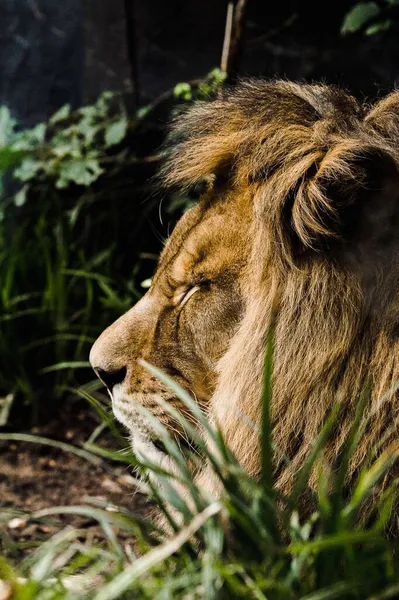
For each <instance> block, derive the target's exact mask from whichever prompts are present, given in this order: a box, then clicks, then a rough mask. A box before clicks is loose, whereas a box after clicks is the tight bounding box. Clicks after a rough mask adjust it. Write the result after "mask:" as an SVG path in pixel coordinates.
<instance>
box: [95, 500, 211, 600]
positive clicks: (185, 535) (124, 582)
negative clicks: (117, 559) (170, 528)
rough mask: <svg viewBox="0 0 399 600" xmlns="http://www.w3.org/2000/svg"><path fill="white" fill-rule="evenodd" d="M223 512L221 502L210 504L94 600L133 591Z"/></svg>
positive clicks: (101, 591)
mask: <svg viewBox="0 0 399 600" xmlns="http://www.w3.org/2000/svg"><path fill="white" fill-rule="evenodd" d="M221 510H222V505H221V504H220V503H219V502H215V503H214V504H210V505H209V506H207V508H205V510H203V511H202V512H201V513H199V514H198V515H196V516H195V517H194V518H193V520H192V521H191V523H190V524H189V525H187V527H185V528H184V529H182V530H181V531H180V532H179V533H178V534H177V535H176V536H175V537H173V538H172V539H170V540H168V541H167V542H165V543H164V544H162V545H161V546H158V547H157V548H154V550H151V551H150V552H148V553H147V554H146V555H144V556H142V557H141V558H138V559H137V560H136V561H135V562H134V563H133V565H131V566H128V567H126V568H125V570H124V571H123V572H122V573H120V574H119V575H117V576H116V577H115V578H114V579H113V581H111V582H110V583H108V584H107V585H105V586H104V587H103V588H102V590H100V591H99V592H98V593H97V594H96V595H95V596H94V598H93V600H116V599H118V598H121V597H122V595H123V594H124V593H125V592H126V591H128V590H129V589H132V585H133V583H134V582H135V581H137V579H138V578H139V577H141V576H142V575H144V574H145V573H148V572H149V571H151V569H152V568H153V567H155V565H157V564H158V563H160V562H162V561H164V560H166V559H167V558H168V557H169V556H172V554H175V553H176V552H178V550H180V548H181V547H182V546H183V544H185V543H186V542H188V541H189V540H190V538H192V537H193V536H194V535H195V533H196V532H197V531H198V530H199V529H200V528H201V527H202V526H203V525H204V524H205V523H206V522H207V521H208V520H209V519H211V518H212V517H213V516H215V515H217V514H218V513H219V512H220V511H221Z"/></svg>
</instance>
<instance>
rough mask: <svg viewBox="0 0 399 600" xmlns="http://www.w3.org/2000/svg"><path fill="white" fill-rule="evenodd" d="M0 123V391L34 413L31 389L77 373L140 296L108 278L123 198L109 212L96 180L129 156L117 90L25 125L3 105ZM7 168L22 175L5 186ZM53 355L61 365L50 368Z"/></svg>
mask: <svg viewBox="0 0 399 600" xmlns="http://www.w3.org/2000/svg"><path fill="white" fill-rule="evenodd" d="M0 124H1V127H0V139H1V141H2V142H3V144H2V146H1V147H0V169H1V172H2V173H3V196H2V199H0V207H1V209H2V222H1V224H0V279H1V281H2V290H1V295H0V363H1V368H0V391H1V390H3V392H4V394H5V400H6V399H7V398H8V399H9V398H10V397H11V398H14V397H15V396H17V398H18V399H25V400H26V401H29V402H30V403H33V408H34V410H35V411H36V412H37V411H38V409H39V406H38V405H37V403H36V402H35V398H38V397H40V396H42V397H43V395H44V396H45V395H46V394H48V395H49V396H50V397H51V400H52V401H54V399H56V398H57V397H58V396H59V395H60V394H62V393H63V387H65V386H67V385H69V384H70V383H72V382H73V381H76V378H75V375H74V373H76V372H77V371H76V369H79V368H84V367H87V365H88V363H87V355H88V348H89V347H90V346H89V345H90V344H91V343H92V342H93V340H94V339H95V337H96V336H97V335H98V333H99V332H100V330H101V328H102V327H105V326H106V325H107V323H109V322H110V321H111V320H112V319H114V318H115V317H116V316H118V315H119V314H121V312H123V311H124V310H126V309H127V308H128V307H129V305H130V304H131V303H132V301H133V299H134V298H137V297H138V296H139V293H138V292H137V291H136V289H135V287H134V282H133V281H130V282H129V283H128V284H127V285H124V284H123V282H120V283H119V285H118V289H119V291H118V292H117V291H116V288H115V285H114V283H113V281H112V278H111V277H110V275H111V273H112V267H113V266H114V265H115V262H114V259H115V257H114V256H113V252H114V247H115V242H116V240H117V237H118V230H120V218H119V214H118V213H117V210H118V208H119V206H118V203H117V202H115V203H114V206H112V205H111V206H107V211H106V212H105V211H104V200H101V196H100V195H99V193H98V191H97V190H96V189H95V188H94V186H93V184H94V183H95V182H96V180H97V179H98V178H99V177H100V176H102V175H103V174H104V173H105V170H106V167H107V166H108V163H109V165H110V167H112V168H114V169H115V167H116V166H117V165H118V164H120V163H122V162H123V160H124V159H125V158H126V156H127V152H126V149H125V150H123V149H122V150H121V149H120V148H119V144H120V143H121V141H122V140H123V139H124V138H125V136H126V134H127V131H128V119H127V115H126V110H125V108H124V106H123V104H122V102H121V99H120V98H119V96H116V95H114V94H110V93H105V94H103V95H102V96H101V97H100V98H99V100H98V102H97V103H96V104H95V105H93V106H86V107H83V108H80V109H78V110H77V111H75V112H71V109H70V107H69V106H68V105H66V106H64V107H62V108H61V109H60V110H59V111H58V112H57V113H55V115H53V117H52V118H51V119H50V121H49V123H47V124H44V123H40V124H38V125H36V126H35V127H34V128H32V129H30V130H25V131H21V132H17V131H16V124H15V121H14V120H13V119H12V118H11V116H10V114H9V111H8V109H7V108H6V107H2V108H1V111H0ZM114 148H116V151H115V150H114ZM111 151H112V153H111ZM107 161H108V163H107ZM7 173H12V176H13V179H14V180H16V181H17V182H19V183H20V185H21V184H22V187H19V189H17V190H16V191H15V192H14V193H8V195H7V194H6V192H5V189H7V188H8V189H11V190H14V188H15V183H13V182H12V181H11V180H10V177H9V175H7ZM109 191H110V190H109ZM101 211H103V213H101ZM121 217H122V218H123V214H122V215H121ZM104 225H106V227H107V230H108V232H107V230H104ZM55 362H58V363H65V365H64V366H65V370H60V369H57V371H55V372H50V374H49V375H48V374H47V372H46V371H44V369H45V367H48V366H49V365H51V364H53V363H55ZM46 390H48V391H47V392H46ZM5 400H3V404H4V402H5ZM42 402H43V408H45V407H46V402H45V401H43V400H42ZM8 404H9V401H8ZM1 408H2V406H1V405H0V409H1ZM3 408H4V407H3Z"/></svg>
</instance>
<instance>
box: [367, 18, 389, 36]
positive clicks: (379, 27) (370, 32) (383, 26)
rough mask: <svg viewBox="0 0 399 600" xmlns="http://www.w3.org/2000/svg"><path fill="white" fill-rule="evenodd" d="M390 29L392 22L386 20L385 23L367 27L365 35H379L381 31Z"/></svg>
mask: <svg viewBox="0 0 399 600" xmlns="http://www.w3.org/2000/svg"><path fill="white" fill-rule="evenodd" d="M391 27H392V21H391V20H390V19H387V20H386V21H381V22H380V23H374V24H373V25H370V27H367V29H366V31H365V34H366V35H374V34H375V33H380V32H381V31H388V29H390V28H391Z"/></svg>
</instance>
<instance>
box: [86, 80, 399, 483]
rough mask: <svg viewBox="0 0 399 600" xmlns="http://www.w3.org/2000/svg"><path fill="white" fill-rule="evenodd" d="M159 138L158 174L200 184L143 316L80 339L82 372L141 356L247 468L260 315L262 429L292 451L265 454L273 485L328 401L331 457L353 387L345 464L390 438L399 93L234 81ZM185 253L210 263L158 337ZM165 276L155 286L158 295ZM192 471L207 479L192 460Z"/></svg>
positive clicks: (256, 399)
mask: <svg viewBox="0 0 399 600" xmlns="http://www.w3.org/2000/svg"><path fill="white" fill-rule="evenodd" d="M176 140H177V141H178V143H177V141H176ZM174 142H175V152H174V155H173V156H172V158H171V161H170V163H169V165H168V167H167V169H166V170H165V179H166V181H167V182H168V183H169V184H174V185H178V186H190V185H192V184H194V183H196V182H198V181H201V180H203V179H204V178H205V179H206V180H208V182H209V190H208V192H207V193H206V194H205V196H204V198H203V199H202V200H201V201H200V203H199V205H198V207H196V208H195V209H194V210H193V211H191V212H189V213H188V214H187V215H186V216H185V217H184V219H183V222H182V223H180V225H179V226H178V229H177V231H175V232H174V234H173V235H172V238H171V240H170V241H169V243H168V245H167V247H166V249H165V252H164V254H163V256H162V257H161V261H160V267H159V271H158V274H157V275H156V277H155V279H154V283H153V286H152V290H150V297H152V298H154V297H156V298H157V300H156V301H154V302H155V304H153V308H152V309H151V310H152V317H151V318H150V317H149V316H148V315H149V313H148V311H147V312H146V311H144V313H142V315H141V316H140V317H138V315H139V311H138V312H137V311H136V313H135V312H134V311H135V309H132V311H133V313H131V315H130V316H129V313H127V315H126V316H124V317H122V320H119V321H118V322H117V323H116V324H114V325H113V326H112V327H111V328H110V330H107V332H105V334H103V336H102V337H101V338H100V340H99V341H98V342H97V343H96V346H95V347H94V352H93V354H92V364H93V366H96V365H97V363H101V364H103V365H108V367H107V368H111V369H115V368H116V367H117V366H120V365H129V370H130V373H131V375H130V381H132V380H133V379H134V378H135V381H136V382H137V377H138V375H137V373H139V372H140V373H142V372H141V371H140V368H139V367H137V366H136V364H137V363H136V358H138V357H144V358H146V359H147V360H149V361H150V362H154V363H155V364H158V365H159V366H161V368H164V369H165V370H166V371H169V372H170V373H172V374H176V375H177V377H178V378H179V377H180V382H181V383H182V384H183V385H184V386H185V387H187V389H190V390H191V391H193V392H194V393H195V394H196V395H197V396H199V400H200V401H201V402H202V403H203V405H204V406H205V407H207V408H208V409H209V410H210V413H211V415H212V418H213V419H214V420H215V421H217V422H218V423H219V424H220V425H221V427H222V430H223V432H224V435H225V438H226V440H227V442H228V444H229V445H230V447H231V449H232V450H233V451H234V452H235V453H236V455H237V457H238V459H239V460H240V462H241V463H242V464H243V465H244V466H245V468H246V469H247V470H248V472H249V473H251V474H252V475H254V476H258V475H259V470H260V456H259V438H258V433H257V431H256V428H254V427H252V426H250V425H249V423H250V422H251V421H253V422H255V423H259V421H260V392H261V386H262V383H261V382H262V374H263V364H264V354H265V340H266V336H267V332H268V328H269V325H270V320H271V316H272V314H273V315H274V319H275V357H274V373H273V399H272V418H273V436H274V441H275V443H276V445H277V447H278V448H279V450H280V451H281V452H282V453H283V454H285V455H288V456H289V457H290V459H291V460H292V465H291V467H290V468H289V469H288V468H287V467H286V466H285V465H284V463H283V462H280V461H279V458H278V457H279V455H280V453H278V455H277V456H276V474H277V477H278V485H279V486H280V488H282V489H286V488H288V487H289V486H290V484H291V479H292V473H293V472H295V471H296V470H297V469H298V468H299V467H300V465H301V464H302V462H303V460H304V457H305V456H306V455H307V454H308V453H309V450H310V449H311V448H312V445H313V443H314V440H315V438H316V436H317V435H318V433H319V432H320V430H321V428H322V426H323V423H324V422H325V419H326V416H327V414H328V412H329V410H330V409H331V406H332V405H333V403H334V402H336V401H338V402H340V403H342V405H343V406H342V410H341V413H340V417H341V418H340V421H339V426H338V427H337V428H336V431H334V435H333V439H332V441H331V443H330V446H329V448H328V454H329V458H330V459H331V461H334V459H335V458H336V457H337V456H338V455H339V453H340V450H341V449H342V445H343V443H344V441H345V439H346V438H347V435H348V431H349V428H350V425H351V423H352V421H353V416H354V413H355V410H356V406H357V403H358V400H359V394H360V393H361V390H362V388H364V386H365V384H366V383H368V384H369V386H370V388H371V402H370V405H369V407H368V410H369V411H371V414H372V417H371V419H370V422H369V425H368V426H367V429H366V432H365V435H364V436H363V437H362V439H361V441H360V443H359V446H358V448H357V451H356V453H355V456H354V459H353V461H352V464H351V472H352V473H354V472H356V471H357V470H358V469H359V467H360V466H361V465H362V463H363V461H364V459H365V457H366V455H367V454H368V453H369V452H370V451H374V450H375V452H376V453H380V452H381V449H382V447H387V445H389V444H390V443H396V442H397V432H398V429H397V416H398V415H397V413H398V408H397V407H398V397H397V393H396V391H395V390H392V388H393V386H394V385H395V383H396V382H397V381H398V380H399V289H398V282H399V233H398V232H399V178H398V170H397V169H398V161H399V93H397V92H395V93H393V94H391V95H390V96H388V97H387V98H385V99H384V100H382V101H381V102H380V103H378V104H376V105H375V106H374V107H373V108H371V110H370V109H369V108H368V107H366V106H362V105H360V104H358V103H357V101H356V100H355V99H354V98H352V97H351V96H349V95H348V94H346V93H345V92H343V91H341V90H338V89H336V88H334V87H328V86H321V85H299V84H293V83H289V82H285V81H277V82H263V81H251V80H250V81H244V82H242V83H241V84H240V85H239V86H237V87H236V89H234V90H233V91H231V92H226V93H224V94H223V95H222V96H221V97H219V98H217V99H215V100H213V101H211V102H203V103H198V104H197V105H196V106H194V108H192V109H191V110H189V111H188V112H187V113H186V114H185V115H183V116H182V117H180V118H179V119H178V120H177V122H176V124H175V126H174ZM217 217H220V218H219V219H218V218H217ZM188 256H191V258H192V260H193V261H194V262H195V261H196V260H197V261H199V263H200V264H201V261H202V262H203V261H204V257H206V260H205V262H206V261H208V263H209V262H210V261H213V266H212V269H211V268H210V267H209V266H208V267H207V266H206V264H205V265H202V276H203V277H206V280H207V281H208V282H210V285H209V288H208V289H207V290H206V292H205V289H202V288H201V289H200V293H198V294H197V293H196V294H195V295H194V297H193V301H191V300H190V301H189V302H188V304H187V306H185V307H184V309H183V313H182V314H183V315H185V320H184V319H183V323H184V321H185V324H183V327H182V328H181V329H180V337H179V336H177V337H173V336H172V335H171V331H172V330H173V327H175V324H176V320H177V316H176V315H175V316H173V311H169V313H168V315H169V321H167V319H165V311H164V309H163V308H162V306H167V305H168V300H166V298H167V297H168V294H169V296H170V297H173V294H175V293H176V289H179V286H178V285H175V284H174V283H173V281H174V280H175V279H176V278H177V279H179V281H178V283H179V284H182V283H183V285H186V284H187V282H188V281H191V283H190V285H192V282H193V281H194V280H193V268H192V265H191V266H190V265H189V264H188V263H189V260H188ZM198 257H200V259H199V258H198ZM179 261H180V264H179ZM172 273H174V275H172V280H173V281H172V282H170V281H169V284H171V288H170V289H169V291H168V292H167V293H166V292H165V291H164V292H161V291H160V290H161V288H162V287H163V285H164V283H163V278H165V277H166V278H167V277H169V278H170V276H171V274H172ZM223 273H226V275H227V279H228V280H229V283H228V284H227V283H226V287H225V291H226V293H225V296H223V295H222V293H221V284H220V281H221V279H222V277H221V275H222V274H223ZM190 278H191V279H190ZM175 283H176V282H175ZM206 294H207V295H206ZM201 296H202V303H201ZM233 296H234V302H232V298H233ZM212 298H214V302H215V303H214V304H213V306H211V304H212ZM162 302H163V303H164V305H162ZM219 304H220V306H222V307H224V308H223V310H220V311H219V312H218V310H217V307H218V306H219ZM155 305H156V308H154V306H155ZM169 306H170V299H169ZM139 318H140V319H141V320H142V319H144V321H145V324H144V325H143V326H142V331H143V334H142V335H143V336H144V338H145V342H144V341H143V339H141V338H140V335H139V337H137V330H139V329H140V327H138V325H137V324H138V322H139V321H138V319H139ZM151 319H152V321H151ZM226 319H230V321H229V323H227V322H226ZM202 320H204V322H205V323H207V325H206V326H205V327H201V321H202ZM140 322H141V321H140ZM150 322H151V324H150V325H149V323H150ZM191 322H194V323H195V325H194V326H193V327H191V326H190V323H191ZM238 324H239V326H238ZM180 327H181V325H180ZM112 328H113V329H112ZM162 332H164V333H165V335H164V337H162ZM104 336H105V337H104ZM138 339H139V340H140V339H141V341H137V340H138ZM160 339H163V340H164V341H163V344H161V345H160V343H159V340H160ZM121 340H122V341H123V344H121V343H120V342H121ZM121 347H123V349H122V350H120V348H121ZM165 356H168V361H169V362H168V364H166V362H167V361H166V359H165ZM107 361H108V363H107ZM176 365H178V366H177V367H176ZM182 375H183V377H181V376H182ZM145 377H147V376H145V375H140V379H141V380H142V384H141V387H140V392H142V393H144V394H145V391H146V389H148V385H149V383H148V381H147V380H146V379H145ZM126 385H127V384H126ZM151 385H152V386H154V385H160V384H155V383H154V382H151ZM146 386H147V388H146ZM136 387H137V386H136ZM133 388H134V386H133V387H132V385H130V390H131V391H132V392H134V391H136V388H134V389H133ZM162 393H163V394H166V392H165V390H162ZM133 395H134V394H133ZM129 397H130V398H131V397H132V394H130V396H129ZM145 397H146V398H148V394H147V395H146V396H145ZM164 397H166V396H164ZM143 398H144V396H143ZM159 417H160V418H161V419H166V417H165V416H164V415H159ZM382 441H383V445H382V446H381V443H380V442H382ZM200 477H201V479H202V481H203V483H204V484H205V485H207V486H208V487H209V488H212V485H213V484H212V479H211V475H210V474H208V472H207V470H206V468H205V471H204V472H203V473H202V474H201V475H200Z"/></svg>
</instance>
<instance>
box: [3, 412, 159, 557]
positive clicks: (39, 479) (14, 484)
mask: <svg viewBox="0 0 399 600" xmlns="http://www.w3.org/2000/svg"><path fill="white" fill-rule="evenodd" d="M96 424H97V423H96V420H95V418H94V415H92V414H91V413H90V412H88V411H87V410H83V409H82V410H79V411H77V412H76V413H75V414H73V413H71V412H69V413H64V414H62V415H60V417H59V418H57V419H56V420H53V421H51V422H50V423H49V424H47V425H46V426H44V427H35V428H32V429H31V430H30V431H26V432H25V433H30V434H33V435H40V436H42V437H47V438H51V439H56V440H59V441H64V442H67V443H68V444H71V445H74V446H77V447H81V446H82V443H83V442H84V441H85V440H87V438H88V437H89V436H90V434H91V432H92V431H93V430H94V428H95V427H96ZM102 444H106V445H107V446H108V447H110V445H112V441H111V440H110V439H107V438H105V439H103V440H102ZM85 497H91V498H96V499H98V500H100V501H103V502H105V503H107V505H115V506H120V507H124V508H128V509H130V510H131V511H132V512H133V513H139V514H140V515H141V516H145V515H146V514H147V513H149V512H150V506H149V503H148V501H147V499H146V498H145V497H144V496H143V495H142V494H140V493H138V492H137V487H136V486H135V483H134V479H133V478H132V475H131V469H129V467H126V465H122V466H120V465H116V464H115V463H114V464H111V463H110V462H105V461H104V464H102V465H93V464H91V463H89V462H88V461H87V460H85V459H84V458H80V457H78V456H76V455H74V454H71V453H69V452H64V451H62V450H59V449H56V448H50V447H48V446H44V445H40V444H33V443H27V442H14V441H13V442H5V441H1V442H0V517H1V520H0V534H2V535H1V538H2V541H3V544H4V545H6V546H7V547H8V549H12V552H13V553H17V554H26V553H28V552H29V550H30V549H31V548H32V547H35V546H36V545H37V544H38V543H40V542H42V541H44V540H46V539H48V538H49V537H50V536H51V535H53V534H54V533H55V532H56V531H57V530H59V529H61V528H63V527H65V526H66V525H67V524H71V525H73V526H75V527H79V528H84V529H85V530H86V532H87V535H88V536H90V537H91V538H92V539H98V540H101V539H103V535H102V532H101V528H100V527H99V526H98V525H97V522H96V521H95V520H93V519H89V518H85V517H80V516H71V515H61V516H59V517H58V516H57V517H51V519H50V520H47V522H46V523H43V522H40V523H39V522H34V521H30V520H29V519H28V518H26V517H25V515H24V513H32V512H35V511H38V510H42V509H45V508H50V507H54V506H65V505H67V506H69V505H76V504H79V505H82V504H85V503H87V502H85ZM19 511H22V512H19ZM48 523H49V524H48ZM1 530H2V531H1ZM116 533H117V535H118V537H119V538H120V539H122V540H124V539H126V538H127V534H126V533H125V532H121V531H117V532H116ZM1 538H0V542H1ZM0 547H1V543H0Z"/></svg>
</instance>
